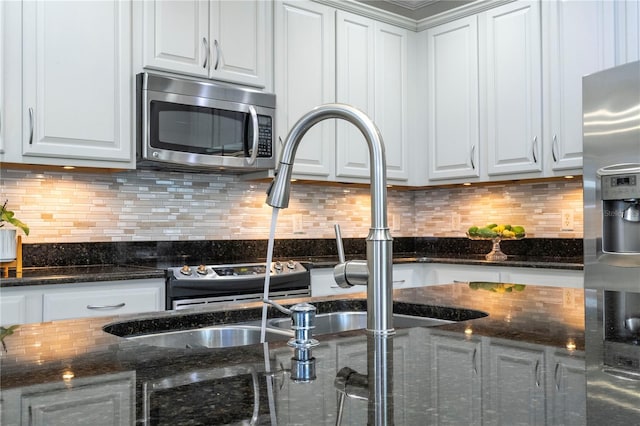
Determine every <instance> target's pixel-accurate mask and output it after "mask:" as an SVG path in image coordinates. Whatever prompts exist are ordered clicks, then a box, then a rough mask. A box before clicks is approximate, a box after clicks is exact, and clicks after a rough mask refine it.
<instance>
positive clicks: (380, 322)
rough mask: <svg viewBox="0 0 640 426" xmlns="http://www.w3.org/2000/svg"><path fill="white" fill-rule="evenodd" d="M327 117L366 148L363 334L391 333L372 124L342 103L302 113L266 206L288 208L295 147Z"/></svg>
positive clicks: (388, 263) (380, 171) (383, 196)
mask: <svg viewBox="0 0 640 426" xmlns="http://www.w3.org/2000/svg"><path fill="white" fill-rule="evenodd" d="M329 118H335V119H341V120H345V121H347V122H349V123H351V124H353V125H354V126H356V127H357V128H358V130H360V132H361V133H362V134H363V135H364V138H365V140H366V142H367V146H368V148H369V163H370V164H369V167H370V170H369V171H370V177H371V227H370V229H369V235H368V236H367V269H368V272H369V278H368V282H367V331H368V332H370V333H373V334H392V333H394V330H393V323H392V321H393V293H392V291H393V288H392V282H393V281H392V267H393V263H392V243H393V238H391V235H390V233H389V228H388V226H387V165H386V157H385V150H384V142H383V140H382V135H380V131H379V130H378V128H377V127H376V125H375V124H374V123H373V121H372V120H371V119H370V118H369V117H368V116H367V115H366V114H365V113H363V112H362V111H360V110H358V109H357V108H354V107H352V106H350V105H345V104H326V105H321V106H319V107H316V108H314V109H313V110H311V111H310V112H308V113H307V114H305V115H304V116H303V117H302V118H300V120H298V122H297V123H296V124H295V125H294V126H293V128H292V129H291V131H290V132H289V135H288V136H287V138H286V140H285V143H284V147H283V150H282V155H281V157H280V168H279V172H278V174H277V175H276V177H275V178H274V180H273V182H272V183H271V186H270V187H269V190H268V191H267V194H268V196H267V204H269V205H270V206H272V207H275V208H287V207H288V205H289V198H290V187H291V173H292V171H293V162H294V159H295V155H296V151H297V149H298V146H299V145H300V142H301V141H302V138H303V137H304V135H305V134H306V133H307V131H309V129H310V128H311V127H313V126H314V125H315V124H317V123H319V122H321V121H323V120H326V119H329Z"/></svg>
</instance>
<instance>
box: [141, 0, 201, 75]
mask: <svg viewBox="0 0 640 426" xmlns="http://www.w3.org/2000/svg"><path fill="white" fill-rule="evenodd" d="M142 4H143V7H144V12H143V14H144V23H143V24H144V29H145V30H144V46H143V61H144V66H146V67H148V68H157V69H161V70H168V71H175V72H179V73H185V74H193V75H197V76H201V77H208V76H209V69H208V65H209V64H208V63H207V61H208V60H210V49H209V47H210V46H209V0H183V1H155V0H153V1H144V2H143V3H142Z"/></svg>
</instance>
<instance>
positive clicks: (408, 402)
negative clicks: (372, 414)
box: [335, 329, 419, 425]
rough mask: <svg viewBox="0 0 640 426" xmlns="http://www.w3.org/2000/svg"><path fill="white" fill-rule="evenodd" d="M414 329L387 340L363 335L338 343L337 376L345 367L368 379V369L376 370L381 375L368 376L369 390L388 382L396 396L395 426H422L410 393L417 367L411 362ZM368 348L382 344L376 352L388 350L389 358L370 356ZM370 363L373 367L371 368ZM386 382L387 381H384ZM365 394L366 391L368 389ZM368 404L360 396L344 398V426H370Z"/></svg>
mask: <svg viewBox="0 0 640 426" xmlns="http://www.w3.org/2000/svg"><path fill="white" fill-rule="evenodd" d="M412 339H413V338H412V337H411V330H410V329H404V330H396V334H395V335H394V336H393V337H391V338H388V339H386V340H384V339H376V338H371V339H370V340H369V339H367V338H366V337H364V336H360V337H354V338H345V339H340V340H337V341H336V346H335V348H336V349H335V350H336V352H335V354H336V355H335V356H336V358H335V359H336V370H335V372H336V374H337V373H338V372H339V371H340V370H341V369H343V368H345V367H348V368H350V369H352V370H355V371H356V372H357V373H359V374H361V375H364V376H368V374H369V370H371V371H376V370H375V369H376V368H381V369H380V370H377V371H376V374H378V375H379V376H378V377H376V378H375V379H374V378H373V377H370V376H368V386H369V390H371V388H372V387H373V382H374V380H380V381H385V382H386V384H387V385H388V386H389V388H388V389H390V390H391V391H392V393H393V398H392V399H393V420H394V422H392V423H393V424H399V425H411V424H419V422H417V421H416V419H415V417H416V415H415V395H412V394H411V391H410V389H412V388H411V385H410V383H411V380H412V379H411V378H410V377H409V375H411V377H415V375H416V374H418V373H416V372H415V370H414V368H418V367H417V366H413V367H412V366H410V363H411V361H412V352H411V350H410V344H411V341H412ZM369 345H379V346H378V347H377V350H378V351H380V350H381V348H382V347H383V345H384V347H385V348H386V351H384V352H385V354H386V357H383V356H381V355H380V352H378V356H379V358H377V359H374V358H373V356H371V354H372V353H373V349H372V348H370V347H369ZM369 363H373V365H372V366H371V368H370V366H369ZM383 367H386V369H385V370H384V371H386V372H389V373H390V374H389V376H390V377H385V376H384V375H383V374H382V368H383ZM385 379H386V380H385ZM365 395H366V390H365ZM367 409H368V401H367V400H366V399H361V398H357V397H349V396H347V397H345V400H344V404H343V406H342V412H341V414H342V424H344V425H365V424H368V411H367Z"/></svg>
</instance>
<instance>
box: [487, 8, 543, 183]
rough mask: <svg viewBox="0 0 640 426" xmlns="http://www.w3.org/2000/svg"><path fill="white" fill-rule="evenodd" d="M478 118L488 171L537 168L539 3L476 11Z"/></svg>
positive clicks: (539, 149) (539, 161)
mask: <svg viewBox="0 0 640 426" xmlns="http://www.w3.org/2000/svg"><path fill="white" fill-rule="evenodd" d="M479 18H480V34H481V38H482V39H483V41H482V42H481V43H480V76H481V81H483V82H484V85H482V86H481V90H483V89H484V96H482V95H481V99H483V102H482V104H481V105H482V108H480V111H481V116H482V119H481V123H482V124H484V126H485V128H484V134H485V137H486V140H487V173H488V175H489V176H493V175H501V174H509V173H525V172H538V173H539V172H541V171H542V105H541V102H542V100H541V93H542V87H541V85H542V79H541V72H542V68H541V64H540V61H541V41H540V37H541V36H540V3H539V2H536V1H518V2H513V3H508V4H506V5H503V6H499V7H496V8H494V9H491V10H489V11H487V12H484V13H482V14H480V16H479Z"/></svg>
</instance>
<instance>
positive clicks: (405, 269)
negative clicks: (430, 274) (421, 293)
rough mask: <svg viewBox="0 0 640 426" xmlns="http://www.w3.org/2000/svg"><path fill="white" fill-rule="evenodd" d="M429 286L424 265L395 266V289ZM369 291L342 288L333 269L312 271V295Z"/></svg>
mask: <svg viewBox="0 0 640 426" xmlns="http://www.w3.org/2000/svg"><path fill="white" fill-rule="evenodd" d="M425 284H427V281H426V275H425V269H424V264H421V263H404V264H398V265H393V288H411V287H421V286H423V285H425ZM365 291H367V288H366V287H365V286H353V287H349V288H341V287H339V286H338V284H337V283H336V280H335V278H334V277H333V268H318V269H312V270H311V295H312V296H314V297H317V296H329V295H340V294H351V293H361V292H365Z"/></svg>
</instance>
